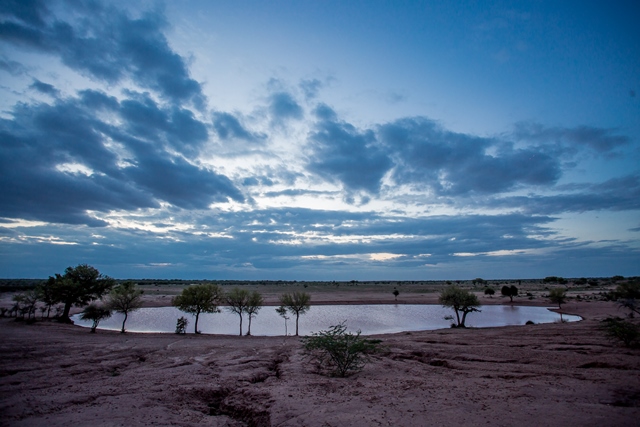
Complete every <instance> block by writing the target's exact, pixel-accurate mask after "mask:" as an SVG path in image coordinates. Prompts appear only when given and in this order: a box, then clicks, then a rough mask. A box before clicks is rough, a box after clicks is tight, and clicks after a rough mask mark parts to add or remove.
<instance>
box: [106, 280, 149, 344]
mask: <svg viewBox="0 0 640 427" xmlns="http://www.w3.org/2000/svg"><path fill="white" fill-rule="evenodd" d="M143 293H144V291H142V289H140V288H138V286H136V284H135V283H133V282H130V281H129V282H124V283H123V284H121V285H118V286H116V287H115V288H113V289H112V290H111V292H109V294H108V295H107V301H106V304H107V308H109V309H111V310H113V311H115V312H117V313H122V314H124V320H123V321H122V329H121V330H120V332H122V333H124V332H125V329H124V325H125V323H126V322H127V317H128V316H129V313H130V312H131V311H134V310H137V309H139V308H140V307H142V294H143Z"/></svg>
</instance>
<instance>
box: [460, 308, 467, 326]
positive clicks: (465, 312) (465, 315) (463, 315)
mask: <svg viewBox="0 0 640 427" xmlns="http://www.w3.org/2000/svg"><path fill="white" fill-rule="evenodd" d="M467 313H468V311H463V312H462V323H460V324H459V325H458V326H461V327H463V328H466V326H464V322H465V321H466V320H467Z"/></svg>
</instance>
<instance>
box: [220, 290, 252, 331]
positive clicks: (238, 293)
mask: <svg viewBox="0 0 640 427" xmlns="http://www.w3.org/2000/svg"><path fill="white" fill-rule="evenodd" d="M224 301H225V303H226V304H227V310H229V311H230V312H232V313H236V314H237V315H238V316H240V336H242V313H244V312H245V310H246V309H247V304H248V302H249V291H248V290H246V289H240V288H233V289H231V291H229V292H227V294H226V295H225V297H224Z"/></svg>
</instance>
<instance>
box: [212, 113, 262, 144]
mask: <svg viewBox="0 0 640 427" xmlns="http://www.w3.org/2000/svg"><path fill="white" fill-rule="evenodd" d="M213 128H214V129H215V130H216V133H217V134H218V136H219V137H220V139H222V140H229V139H242V140H245V141H247V142H257V141H261V140H264V139H265V138H266V135H264V134H260V133H252V132H250V131H248V130H247V129H246V128H245V127H244V126H243V125H242V123H240V120H239V119H238V118H237V117H236V116H234V115H233V114H231V113H225V112H214V113H213Z"/></svg>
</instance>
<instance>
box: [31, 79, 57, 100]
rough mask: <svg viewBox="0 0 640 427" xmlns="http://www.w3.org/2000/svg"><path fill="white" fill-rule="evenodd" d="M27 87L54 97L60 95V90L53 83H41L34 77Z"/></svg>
mask: <svg viewBox="0 0 640 427" xmlns="http://www.w3.org/2000/svg"><path fill="white" fill-rule="evenodd" d="M29 87H30V88H31V89H33V90H36V91H38V92H40V93H43V94H45V95H50V96H53V97H54V98H56V97H58V96H59V95H60V91H59V90H58V89H56V88H55V87H54V86H53V85H50V84H48V83H43V82H41V81H40V80H38V79H34V80H33V83H31V86H29Z"/></svg>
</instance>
